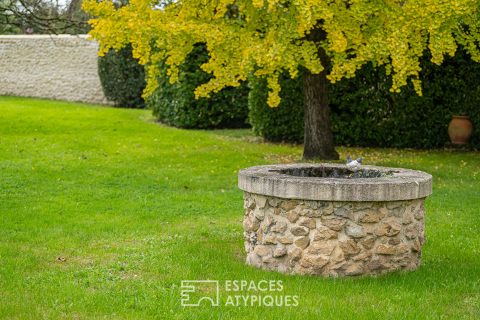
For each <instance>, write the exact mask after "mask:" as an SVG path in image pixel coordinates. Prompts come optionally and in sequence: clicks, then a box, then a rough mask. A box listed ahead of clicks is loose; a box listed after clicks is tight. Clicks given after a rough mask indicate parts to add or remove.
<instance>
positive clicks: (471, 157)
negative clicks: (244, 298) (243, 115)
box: [0, 97, 480, 320]
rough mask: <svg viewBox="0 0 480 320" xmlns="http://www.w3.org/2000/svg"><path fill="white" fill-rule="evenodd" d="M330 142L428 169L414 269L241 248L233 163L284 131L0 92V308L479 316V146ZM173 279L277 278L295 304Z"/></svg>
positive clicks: (268, 150) (74, 314) (272, 157)
mask: <svg viewBox="0 0 480 320" xmlns="http://www.w3.org/2000/svg"><path fill="white" fill-rule="evenodd" d="M339 151H340V153H341V156H342V157H345V156H346V154H347V153H351V154H352V155H353V156H360V155H362V156H364V158H365V161H366V163H368V164H378V165H388V166H400V167H407V168H415V169H420V170H424V171H427V172H429V173H431V174H432V175H433V176H434V188H433V189H434V190H433V192H434V193H433V195H432V196H431V197H430V198H429V199H428V200H427V204H426V208H427V214H426V233H427V243H426V245H425V246H424V252H423V265H422V267H421V268H420V269H419V270H418V271H416V272H411V273H395V274H390V275H387V276H382V277H377V278H350V279H321V278H316V277H305V276H287V275H282V274H278V273H274V272H266V271H262V270H258V269H255V268H252V267H249V266H246V265H245V264H244V257H245V256H244V252H243V239H242V223H241V220H242V217H243V212H242V210H243V209H242V207H243V203H242V192H241V191H240V190H239V189H238V188H237V186H236V182H237V171H238V170H239V169H241V168H244V167H248V166H252V165H258V164H266V163H275V162H293V161H298V160H299V158H300V155H301V148H300V147H298V146H288V145H274V144H265V143H261V142H260V141H259V139H256V138H254V137H251V136H250V134H249V132H248V131H247V130H219V131H191V130H179V129H174V128H169V127H165V126H162V125H159V124H157V123H155V122H154V121H153V120H152V118H151V116H150V113H149V111H139V110H121V109H114V108H107V107H99V106H90V105H82V104H73V103H64V102H52V101H47V100H30V99H20V98H10V97H0V318H5V319H92V318H93V319H95V318H108V319H144V318H157V319H322V320H323V319H440V318H441V319H479V318H480V153H478V152H477V153H474V152H469V153H465V152H451V151H412V150H390V149H352V148H348V149H347V148H339ZM184 279H185V280H186V279H198V280H200V279H215V280H221V281H224V280H227V279H231V280H241V279H246V280H255V281H259V280H262V279H264V280H282V282H283V286H284V290H283V292H281V294H284V295H297V296H298V297H299V306H297V307H245V306H243V307H231V306H221V307H208V306H202V307H182V306H181V304H180V291H181V290H180V284H181V280H184ZM207 293H208V294H209V293H210V292H207ZM242 293H245V292H242ZM226 294H227V293H226V292H225V290H224V289H223V288H221V299H222V303H224V302H225V296H226ZM252 294H255V293H252Z"/></svg>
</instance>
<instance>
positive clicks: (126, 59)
mask: <svg viewBox="0 0 480 320" xmlns="http://www.w3.org/2000/svg"><path fill="white" fill-rule="evenodd" d="M98 74H99V76H100V82H101V83H102V88H103V92H104V94H105V96H106V97H107V99H108V100H110V101H113V103H114V105H115V106H117V107H123V108H144V107H145V101H144V100H143V98H142V93H143V89H144V88H145V85H146V83H145V71H144V68H143V66H142V65H140V64H139V63H138V61H137V60H136V59H134V58H133V56H132V47H131V45H128V46H126V47H125V48H123V49H120V50H119V51H114V50H110V51H109V52H108V53H107V54H105V56H103V57H99V59H98Z"/></svg>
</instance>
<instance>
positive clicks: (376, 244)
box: [239, 165, 431, 277]
mask: <svg viewBox="0 0 480 320" xmlns="http://www.w3.org/2000/svg"><path fill="white" fill-rule="evenodd" d="M307 166H308V168H311V165H307ZM266 167H267V168H266ZM272 167H273V168H274V169H273V170H272ZM333 167H341V166H339V165H334V166H333ZM259 168H260V169H259ZM268 168H270V169H268ZM282 168H283V170H284V168H285V167H284V166H263V167H254V168H253V169H247V170H245V171H242V172H241V173H240V181H239V185H240V187H241V188H242V189H243V190H244V191H245V192H244V208H245V215H244V222H243V225H244V236H245V250H246V252H247V258H246V259H247V263H248V264H250V265H254V266H257V267H260V268H263V269H269V270H276V271H280V272H284V273H296V274H312V275H321V276H329V277H338V276H357V275H374V274H382V273H385V272H390V271H394V270H413V269H416V268H417V267H418V266H419V265H420V258H421V254H422V245H423V243H424V242H425V234H424V214H425V208H424V200H425V197H426V195H428V194H430V193H431V176H430V175H428V174H425V173H421V172H418V171H411V170H403V169H396V170H397V171H396V172H395V173H394V176H392V177H385V178H373V179H369V178H364V179H339V178H328V177H323V178H322V177H305V176H303V177H299V176H297V177H295V176H292V175H289V174H286V172H285V170H284V171H283V172H282ZM287 168H288V169H293V168H294V169H295V170H297V173H298V172H301V170H303V169H304V168H305V165H293V166H292V165H290V166H287ZM299 168H300V171H298V169H299ZM378 168H379V167H376V169H378ZM384 169H385V168H384ZM379 170H381V169H379ZM287 171H288V170H287ZM282 181H283V182H282ZM302 181H303V183H302ZM306 181H307V182H308V181H310V183H313V184H327V185H329V186H330V188H332V189H331V190H327V192H325V193H323V194H316V195H315V196H311V194H310V196H308V195H309V192H308V191H305V190H302V189H304V188H313V187H312V185H309V184H308V183H306ZM412 181H413V184H411V182H412ZM404 183H407V184H410V187H411V188H416V196H412V195H411V194H410V193H408V192H407V191H406V190H407V189H408V188H404V189H403V190H405V191H404V192H400V193H396V194H395V193H394V194H395V195H396V197H393V196H392V194H391V193H388V192H386V193H385V194H378V192H377V194H376V196H377V197H378V198H379V199H376V200H381V201H372V200H370V201H349V200H348V199H349V197H352V196H354V195H353V194H351V195H349V193H348V190H349V187H348V186H351V185H352V184H354V185H355V186H356V187H355V188H353V189H350V190H356V191H355V192H354V193H358V192H360V193H362V191H361V185H362V184H365V190H366V191H365V193H364V196H365V197H366V198H370V199H371V198H372V197H374V196H375V195H374V194H369V190H370V191H371V190H373V189H372V188H371V186H372V185H374V187H379V186H380V187H381V185H382V184H388V185H389V187H390V188H391V187H392V186H393V185H395V184H400V185H401V184H404ZM252 184H255V185H258V184H262V185H263V187H262V188H263V192H262V193H264V194H259V193H252V192H249V191H248V190H252V188H253V185H252ZM294 185H297V188H296V189H295V188H292V186H294ZM369 186H370V187H369ZM323 187H325V185H324V186H323ZM403 187H405V186H403ZM285 188H287V189H288V188H290V189H289V191H288V192H287V190H285ZM387 188H388V187H387ZM399 188H400V189H402V187H401V186H399ZM317 189H322V186H319V187H318V188H317ZM334 189H343V191H337V193H335V191H333V190H334ZM325 190H326V189H325ZM379 190H381V188H380V189H379ZM257 192H258V189H257ZM284 192H287V193H290V196H291V197H293V199H289V198H284V197H278V196H274V195H285V194H284ZM295 192H297V193H299V194H304V196H305V195H307V196H305V197H306V198H307V199H299V196H298V195H299V194H297V195H295ZM335 194H336V195H337V196H335ZM385 195H387V198H388V197H390V198H391V199H389V200H388V201H387V200H385ZM335 197H337V198H338V197H339V198H340V199H338V200H335V201H332V199H333V198H335ZM405 197H406V198H412V199H402V198H405ZM308 198H322V199H323V200H315V199H308ZM355 198H356V199H357V198H358V195H357V194H356V195H355ZM325 199H326V200H325Z"/></svg>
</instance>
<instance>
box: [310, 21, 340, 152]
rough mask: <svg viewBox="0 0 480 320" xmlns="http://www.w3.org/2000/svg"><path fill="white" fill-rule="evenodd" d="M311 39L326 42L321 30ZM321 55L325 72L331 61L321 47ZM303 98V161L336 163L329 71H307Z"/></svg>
mask: <svg viewBox="0 0 480 320" xmlns="http://www.w3.org/2000/svg"><path fill="white" fill-rule="evenodd" d="M308 38H310V39H309V40H312V41H315V42H316V43H317V44H318V42H319V41H320V40H323V39H325V35H324V33H323V31H322V30H321V29H315V30H313V31H312V32H311V34H310V35H309V36H308ZM318 55H319V58H320V60H321V62H322V65H323V66H324V67H325V69H326V68H327V65H328V58H327V56H326V54H325V51H324V50H323V49H322V48H320V47H319V50H318ZM303 96H304V111H305V131H304V146H303V159H305V160H309V159H322V160H337V159H338V158H339V156H338V153H337V152H336V151H335V145H334V143H333V134H332V129H331V127H330V107H329V105H328V91H327V72H326V70H324V71H322V72H321V73H319V74H312V73H311V72H310V71H309V70H306V71H305V72H304V74H303Z"/></svg>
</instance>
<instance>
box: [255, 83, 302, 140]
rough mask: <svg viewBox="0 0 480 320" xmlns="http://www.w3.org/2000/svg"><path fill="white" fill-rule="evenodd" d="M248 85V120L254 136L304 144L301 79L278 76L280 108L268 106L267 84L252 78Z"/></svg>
mask: <svg viewBox="0 0 480 320" xmlns="http://www.w3.org/2000/svg"><path fill="white" fill-rule="evenodd" d="M248 85H249V87H250V94H249V98H248V109H249V115H248V120H249V122H250V124H251V125H252V129H253V131H254V133H255V134H257V135H259V136H262V137H264V138H265V139H267V140H269V141H283V142H294V143H300V142H302V141H303V126H304V124H303V89H302V88H303V86H302V79H301V78H298V79H290V78H288V77H287V76H282V77H280V85H281V87H282V90H281V92H280V97H281V98H282V100H281V102H280V105H279V106H278V107H275V108H271V107H269V106H268V105H267V95H268V88H267V81H266V80H265V79H261V78H256V77H251V79H249V82H248Z"/></svg>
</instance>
